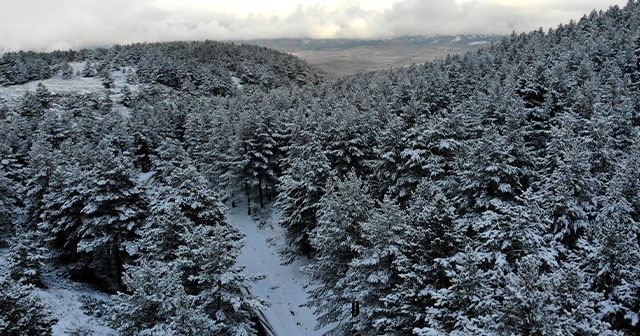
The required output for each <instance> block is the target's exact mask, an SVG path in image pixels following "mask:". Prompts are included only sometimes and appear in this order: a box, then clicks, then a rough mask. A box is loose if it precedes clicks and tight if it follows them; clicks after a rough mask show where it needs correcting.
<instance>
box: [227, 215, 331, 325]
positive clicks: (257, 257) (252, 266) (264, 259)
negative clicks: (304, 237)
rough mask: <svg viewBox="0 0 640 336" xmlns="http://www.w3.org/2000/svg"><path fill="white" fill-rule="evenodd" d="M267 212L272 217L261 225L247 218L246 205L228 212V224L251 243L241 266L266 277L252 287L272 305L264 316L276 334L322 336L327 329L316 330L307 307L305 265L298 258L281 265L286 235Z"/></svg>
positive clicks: (312, 316)
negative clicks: (281, 250) (281, 249)
mask: <svg viewBox="0 0 640 336" xmlns="http://www.w3.org/2000/svg"><path fill="white" fill-rule="evenodd" d="M266 213H268V215H266V216H265V218H264V219H262V220H260V221H259V222H256V221H255V220H254V219H253V218H251V217H250V216H248V215H247V208H246V206H243V205H240V206H238V207H235V208H231V209H230V210H229V212H228V213H227V222H229V223H230V224H232V225H234V226H236V227H237V228H238V229H240V231H242V232H243V233H244V234H246V240H247V242H246V245H245V247H244V248H243V250H242V254H241V255H240V256H239V257H238V261H237V263H238V265H244V266H246V269H245V272H246V273H247V274H258V273H261V274H266V278H265V279H264V280H262V281H259V282H258V283H256V284H254V285H253V286H252V287H251V292H252V294H254V295H257V296H259V297H261V298H263V299H265V300H267V301H269V302H270V303H271V307H270V308H269V309H267V310H266V311H265V312H264V315H265V317H266V319H267V320H268V322H269V324H271V326H272V327H273V330H274V331H275V333H276V335H279V336H301V335H305V336H307V335H309V336H311V335H321V334H322V333H323V330H319V331H318V330H314V328H315V326H316V319H315V316H314V315H313V312H312V311H311V310H310V309H309V308H308V307H306V306H305V303H306V302H307V294H306V292H305V286H306V285H307V284H308V283H309V278H308V276H307V275H306V274H304V273H301V272H300V268H301V267H302V266H304V265H305V262H304V260H302V259H298V260H296V261H294V262H293V263H291V264H289V265H281V263H280V256H279V254H278V250H279V248H280V247H281V246H282V245H283V244H284V238H283V237H284V234H283V232H282V229H281V228H280V227H279V226H278V225H277V223H278V217H277V213H276V212H275V211H267V212H266Z"/></svg>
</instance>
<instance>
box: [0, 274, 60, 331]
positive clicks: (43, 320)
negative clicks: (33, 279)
mask: <svg viewBox="0 0 640 336" xmlns="http://www.w3.org/2000/svg"><path fill="white" fill-rule="evenodd" d="M0 307H2V309H0V334H2V335H6V336H39V335H50V334H51V327H52V326H53V325H54V324H55V323H56V320H55V318H53V317H52V316H51V312H50V311H49V310H48V308H46V307H45V306H44V305H43V304H42V302H41V301H40V299H39V298H38V296H37V295H36V294H35V293H34V292H33V287H31V286H26V285H22V284H20V283H18V282H14V281H13V280H11V279H10V278H8V277H6V276H4V275H1V276H0Z"/></svg>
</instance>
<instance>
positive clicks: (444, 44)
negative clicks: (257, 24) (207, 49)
mask: <svg viewBox="0 0 640 336" xmlns="http://www.w3.org/2000/svg"><path fill="white" fill-rule="evenodd" d="M503 38H504V36H501V35H432V36H405V37H397V38H390V39H377V40H363V39H269V40H251V41H235V42H237V43H246V44H253V45H258V46H263V47H268V48H272V49H276V50H280V51H284V52H288V53H291V54H293V55H295V56H298V57H300V58H302V59H304V60H305V61H307V62H308V63H310V64H312V65H314V66H317V67H319V68H320V69H322V70H324V71H327V72H329V73H334V74H337V75H339V76H345V75H353V74H357V73H362V72H369V71H376V70H384V69H389V68H397V67H404V66H409V65H411V64H420V63H424V62H427V61H431V60H435V59H438V58H443V57H446V56H447V55H449V54H458V53H464V52H467V51H473V50H477V49H480V48H482V47H489V46H490V45H491V44H492V43H495V42H498V41H500V40H501V39H503Z"/></svg>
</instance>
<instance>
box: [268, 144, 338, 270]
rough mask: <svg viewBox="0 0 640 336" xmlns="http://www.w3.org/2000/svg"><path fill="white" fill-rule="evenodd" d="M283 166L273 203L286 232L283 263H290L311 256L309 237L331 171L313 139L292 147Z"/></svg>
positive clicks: (313, 227)
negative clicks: (302, 256)
mask: <svg viewBox="0 0 640 336" xmlns="http://www.w3.org/2000/svg"><path fill="white" fill-rule="evenodd" d="M285 165H286V168H285V170H284V172H283V176H282V177H281V178H280V184H279V185H278V197H277V203H276V204H277V206H278V208H280V210H281V211H282V218H281V220H280V223H279V224H280V225H281V226H282V227H284V229H285V231H286V238H287V250H286V251H285V253H284V256H285V262H287V261H288V262H291V261H292V259H293V258H294V257H295V256H297V255H299V254H306V255H307V257H311V255H312V254H313V250H312V246H311V244H310V234H311V232H312V231H313V230H314V229H315V228H316V226H317V222H318V210H319V207H320V200H321V198H322V196H323V195H324V192H325V190H324V189H325V184H326V183H327V181H328V179H329V178H330V176H331V175H332V169H331V167H330V165H329V162H328V160H327V157H326V156H325V155H324V153H323V152H322V147H321V145H320V143H319V142H317V141H313V140H311V141H310V142H309V143H308V144H304V145H302V144H301V145H294V146H292V147H291V148H290V151H289V156H288V157H287V159H286V161H285Z"/></svg>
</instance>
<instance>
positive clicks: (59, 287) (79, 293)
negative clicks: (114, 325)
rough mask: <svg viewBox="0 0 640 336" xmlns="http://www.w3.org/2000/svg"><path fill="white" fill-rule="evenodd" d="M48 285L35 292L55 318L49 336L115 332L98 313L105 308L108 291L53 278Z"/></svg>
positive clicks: (110, 335) (100, 335)
mask: <svg viewBox="0 0 640 336" xmlns="http://www.w3.org/2000/svg"><path fill="white" fill-rule="evenodd" d="M49 286H50V287H49V288H48V289H46V290H40V289H38V290H36V292H37V293H38V295H39V296H40V298H41V299H42V301H43V302H44V303H45V304H46V305H47V306H48V307H50V308H51V310H52V311H53V314H54V316H55V317H56V318H57V319H58V323H56V324H55V325H54V326H53V328H52V336H65V335H95V336H113V335H117V334H116V332H115V331H114V330H113V329H111V328H109V327H107V326H106V323H105V322H104V321H103V320H102V319H101V318H99V316H98V315H100V311H101V310H104V308H103V307H102V305H103V304H104V303H106V302H108V301H109V295H108V294H105V293H101V292H97V291H95V290H92V289H89V288H87V287H86V286H84V285H81V284H77V283H73V282H71V281H68V280H61V279H56V280H55V282H52V283H50V284H49ZM92 314H95V315H96V316H91V315H92Z"/></svg>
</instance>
